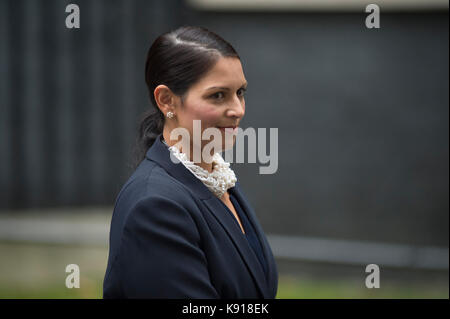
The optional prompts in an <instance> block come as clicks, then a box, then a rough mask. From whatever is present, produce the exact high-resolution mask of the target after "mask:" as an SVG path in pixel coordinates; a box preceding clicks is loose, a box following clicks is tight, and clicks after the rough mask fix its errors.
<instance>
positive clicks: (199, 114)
mask: <svg viewBox="0 0 450 319" xmlns="http://www.w3.org/2000/svg"><path fill="white" fill-rule="evenodd" d="M220 116H221V115H220V111H219V109H218V108H217V107H213V106H204V107H202V108H199V109H198V110H196V112H195V117H194V118H195V119H198V120H201V121H202V122H201V124H202V128H206V127H211V126H216V125H217V124H218V122H220Z"/></svg>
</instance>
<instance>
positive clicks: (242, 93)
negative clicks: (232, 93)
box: [238, 88, 247, 96]
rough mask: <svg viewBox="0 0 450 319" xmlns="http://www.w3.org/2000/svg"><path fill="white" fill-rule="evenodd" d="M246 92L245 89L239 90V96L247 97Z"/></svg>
mask: <svg viewBox="0 0 450 319" xmlns="http://www.w3.org/2000/svg"><path fill="white" fill-rule="evenodd" d="M245 91H247V90H246V89H244V88H242V89H239V90H238V92H240V93H238V96H244V95H245Z"/></svg>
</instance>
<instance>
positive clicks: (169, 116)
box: [166, 111, 173, 119]
mask: <svg viewBox="0 0 450 319" xmlns="http://www.w3.org/2000/svg"><path fill="white" fill-rule="evenodd" d="M166 116H167V117H168V118H169V119H171V118H172V117H173V113H172V112H170V111H169V112H167V115H166Z"/></svg>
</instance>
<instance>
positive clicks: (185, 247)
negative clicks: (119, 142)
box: [103, 26, 278, 298]
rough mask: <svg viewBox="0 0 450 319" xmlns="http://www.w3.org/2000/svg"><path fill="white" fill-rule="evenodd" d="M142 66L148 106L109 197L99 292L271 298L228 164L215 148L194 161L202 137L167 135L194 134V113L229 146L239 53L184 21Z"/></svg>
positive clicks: (259, 243) (263, 258) (238, 96)
mask: <svg viewBox="0 0 450 319" xmlns="http://www.w3.org/2000/svg"><path fill="white" fill-rule="evenodd" d="M145 72H146V74H145V75H146V83H147V86H148V89H149V93H150V99H151V102H152V107H153V109H152V110H150V111H149V112H148V113H147V114H146V115H145V116H144V118H143V121H142V123H141V126H140V148H139V150H140V156H139V158H138V162H139V165H138V167H137V168H136V170H135V171H134V173H133V174H132V176H131V177H130V178H129V180H128V181H127V182H126V184H125V185H124V186H123V188H122V190H121V191H120V193H119V195H118V198H117V200H116V203H115V208H114V213H113V217H112V221H111V231H110V250H109V258H108V266H107V270H106V274H105V279H104V284H103V297H104V298H275V295H276V291H277V284H278V273H277V268H276V264H275V261H274V258H273V255H272V251H271V249H270V246H269V243H268V242H267V239H266V237H265V235H264V233H263V230H262V228H261V226H260V224H259V223H258V221H257V219H256V215H255V213H254V211H253V209H252V208H251V206H250V204H249V203H248V201H247V199H246V198H245V196H244V194H243V192H242V190H241V188H240V185H239V182H237V178H236V176H235V174H234V172H233V171H232V170H231V168H230V164H229V163H227V162H225V161H224V160H223V158H222V157H221V156H220V154H219V152H215V151H214V150H213V151H212V152H205V153H206V154H207V155H206V157H205V156H202V157H201V158H200V160H198V161H194V160H193V153H194V152H195V151H202V150H204V148H205V146H206V144H207V143H209V142H210V141H208V140H206V141H205V140H200V141H198V140H195V138H191V139H190V140H189V143H185V144H181V145H180V143H179V142H180V140H179V139H176V138H175V139H174V135H173V134H172V138H171V133H173V132H174V131H175V130H176V129H180V128H181V129H184V130H186V131H187V132H188V133H189V136H190V137H194V135H195V127H194V120H200V124H201V131H202V132H203V131H204V130H205V129H211V128H220V130H219V132H220V133H221V135H220V137H221V140H220V139H216V140H215V142H218V141H219V142H220V143H215V145H225V146H224V147H223V148H222V149H219V151H221V150H225V149H226V148H229V147H230V143H229V141H230V136H228V137H227V136H226V135H227V134H232V135H231V137H232V138H231V140H232V143H231V146H233V144H234V142H235V135H234V134H235V132H236V130H233V129H232V128H236V127H237V126H238V125H239V122H240V121H241V119H242V117H243V116H244V112H245V100H244V92H245V88H246V85H247V82H246V79H245V77H244V74H243V71H242V65H241V62H240V58H239V56H238V54H237V53H236V51H235V50H234V49H233V47H232V46H231V45H230V44H229V43H227V42H226V41H225V40H223V39H222V38H221V37H219V36H218V35H216V34H214V33H213V32H210V31H208V30H206V29H204V28H200V27H191V26H184V27H181V28H179V29H177V30H174V31H172V32H169V33H166V34H163V35H161V36H160V37H158V38H157V39H156V40H155V42H154V43H153V45H152V46H151V48H150V50H149V52H148V57H147V63H146V70H145ZM224 128H227V129H224ZM228 128H231V129H228ZM224 141H225V143H224ZM227 141H228V142H227ZM227 143H228V144H227ZM208 155H210V156H208ZM174 159H175V160H174Z"/></svg>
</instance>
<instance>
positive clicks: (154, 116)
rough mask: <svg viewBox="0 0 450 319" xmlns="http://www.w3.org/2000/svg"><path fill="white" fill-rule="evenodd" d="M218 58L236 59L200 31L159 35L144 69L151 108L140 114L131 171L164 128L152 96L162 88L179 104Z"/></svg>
mask: <svg viewBox="0 0 450 319" xmlns="http://www.w3.org/2000/svg"><path fill="white" fill-rule="evenodd" d="M220 57H236V58H238V59H240V57H239V55H238V54H237V53H236V51H235V50H234V48H233V47H232V46H231V44H229V43H228V42H227V41H225V40H224V39H222V38H221V37H220V36H219V35H217V34H215V33H214V32H212V31H209V30H207V29H206V28H203V27H197V26H182V27H180V28H178V29H176V30H173V31H171V32H167V33H164V34H162V35H160V36H159V37H158V38H157V39H156V40H155V41H154V42H153V44H152V46H151V47H150V49H149V51H148V54H147V62H146V65H145V82H146V83H147V87H148V91H149V95H150V101H151V106H150V109H149V110H147V111H146V112H144V113H143V114H142V117H141V120H140V124H139V129H138V137H137V141H136V146H135V159H134V167H136V166H138V165H139V163H140V162H141V161H142V160H143V159H144V157H145V154H146V152H147V150H148V148H149V147H150V146H152V144H153V143H154V141H155V139H156V137H157V136H158V135H159V134H161V133H162V131H163V128H164V121H165V118H164V114H163V113H162V112H161V110H160V109H159V108H158V105H157V104H156V101H155V97H154V95H153V92H154V91H155V88H156V87H157V86H158V85H160V84H165V85H167V87H169V88H170V90H172V92H173V93H174V94H176V95H178V96H179V97H181V101H182V102H183V101H184V99H185V95H186V93H187V91H188V90H189V88H190V87H191V86H192V85H194V84H195V83H196V82H197V81H199V80H200V78H201V77H202V76H203V75H204V74H205V73H207V72H208V71H209V70H210V69H211V68H212V67H213V66H214V64H215V63H216V62H217V60H218V59H219V58H220Z"/></svg>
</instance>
